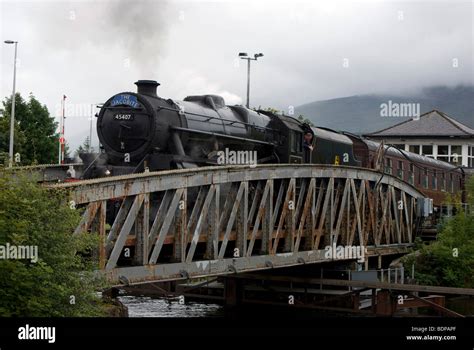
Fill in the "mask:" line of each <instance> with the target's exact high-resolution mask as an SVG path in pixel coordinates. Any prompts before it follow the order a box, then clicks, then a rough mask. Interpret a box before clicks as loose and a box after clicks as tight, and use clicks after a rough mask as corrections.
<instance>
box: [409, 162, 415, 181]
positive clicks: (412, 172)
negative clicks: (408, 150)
mask: <svg viewBox="0 0 474 350" xmlns="http://www.w3.org/2000/svg"><path fill="white" fill-rule="evenodd" d="M408 182H409V183H410V184H411V185H414V184H415V166H414V165H413V164H410V174H409V177H408Z"/></svg>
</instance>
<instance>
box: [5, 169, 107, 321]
mask: <svg viewBox="0 0 474 350" xmlns="http://www.w3.org/2000/svg"><path fill="white" fill-rule="evenodd" d="M30 178H31V176H30ZM30 178H29V177H28V176H27V175H25V174H22V175H21V174H20V175H18V176H15V177H11V176H9V175H8V174H5V173H3V174H1V172H0V246H4V247H5V246H6V245H7V244H10V245H14V246H37V247H38V248H37V249H38V261H37V262H36V263H35V262H32V261H31V260H25V259H23V260H17V259H0V316H20V317H26V316H29V317H36V316H44V317H50V316H53V317H54V316H99V315H102V314H103V311H102V310H103V308H102V302H101V300H100V298H99V297H98V295H97V293H96V291H97V290H98V288H99V287H100V286H102V285H103V281H102V280H101V279H100V278H98V277H96V275H95V274H94V273H93V271H94V270H95V269H96V268H97V264H96V263H95V262H94V261H92V259H91V258H88V257H90V256H92V254H90V253H91V251H92V248H93V247H94V246H96V244H97V239H96V238H95V235H94V236H93V235H90V234H80V235H78V236H72V234H71V233H72V232H73V229H74V228H75V227H76V226H77V224H78V222H79V220H80V213H79V212H78V211H77V210H71V209H70V208H69V207H68V205H67V199H66V195H65V194H64V193H61V192H59V191H52V190H47V189H45V188H43V187H42V186H40V185H38V184H36V182H35V181H32V180H31V179H30Z"/></svg>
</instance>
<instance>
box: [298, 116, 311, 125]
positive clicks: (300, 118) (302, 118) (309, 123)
mask: <svg viewBox="0 0 474 350" xmlns="http://www.w3.org/2000/svg"><path fill="white" fill-rule="evenodd" d="M298 120H299V121H300V122H302V123H306V124H308V125H309V126H314V124H313V122H312V121H311V120H309V119H308V118H305V117H304V116H303V115H301V114H300V115H299V116H298Z"/></svg>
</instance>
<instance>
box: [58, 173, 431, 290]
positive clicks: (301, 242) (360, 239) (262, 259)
mask: <svg viewBox="0 0 474 350" xmlns="http://www.w3.org/2000/svg"><path fill="white" fill-rule="evenodd" d="M51 187H53V188H62V189H66V190H68V191H69V195H70V199H71V202H70V203H71V205H73V206H76V208H79V209H80V208H82V209H81V210H83V214H82V219H81V222H80V224H79V225H78V226H77V228H76V229H75V231H74V234H79V233H81V232H85V231H86V232H91V234H98V235H99V237H100V244H99V245H100V247H98V252H97V254H98V256H99V262H100V269H101V271H102V272H103V273H104V274H105V275H106V277H107V278H108V279H109V280H110V281H111V282H112V283H114V284H115V285H120V284H135V283H146V282H153V281H171V280H178V279H187V278H194V277H207V276H217V275H226V274H236V273H241V272H250V271H256V270H265V269H272V268H279V267H288V266H295V265H302V264H312V263H320V262H326V261H330V260H332V259H333V258H332V257H327V254H325V253H326V251H327V250H325V247H327V246H332V245H333V244H336V245H337V246H339V245H342V246H364V247H367V253H366V259H367V257H368V256H381V255H387V254H397V253H404V252H407V251H408V247H409V246H410V245H411V244H412V242H413V240H414V235H415V232H416V227H417V222H418V218H419V215H418V208H417V199H418V198H421V197H423V195H422V194H421V193H420V192H419V191H418V190H417V189H416V188H414V187H413V186H411V185H409V184H407V183H406V182H403V181H401V180H400V179H398V178H396V177H393V176H391V175H387V174H381V173H379V172H376V171H373V170H370V169H364V168H355V167H346V166H326V165H260V166H256V167H253V168H252V167H249V166H225V167H205V168H194V169H185V170H173V171H162V172H149V173H142V174H133V175H127V176H119V177H109V178H101V179H94V180H86V181H80V182H76V183H64V184H58V185H53V186H51Z"/></svg>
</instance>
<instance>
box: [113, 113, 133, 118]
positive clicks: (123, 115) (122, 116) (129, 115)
mask: <svg viewBox="0 0 474 350" xmlns="http://www.w3.org/2000/svg"><path fill="white" fill-rule="evenodd" d="M133 118H134V115H133V114H130V113H117V114H115V115H114V120H133Z"/></svg>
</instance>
